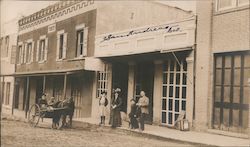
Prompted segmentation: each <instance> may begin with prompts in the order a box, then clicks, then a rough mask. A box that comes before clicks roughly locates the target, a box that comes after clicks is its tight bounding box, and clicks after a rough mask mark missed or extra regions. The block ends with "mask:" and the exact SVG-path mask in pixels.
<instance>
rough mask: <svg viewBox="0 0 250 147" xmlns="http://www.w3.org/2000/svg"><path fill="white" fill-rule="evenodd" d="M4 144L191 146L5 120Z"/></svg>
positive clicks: (113, 132) (115, 132) (98, 130)
mask: <svg viewBox="0 0 250 147" xmlns="http://www.w3.org/2000/svg"><path fill="white" fill-rule="evenodd" d="M1 146H3V147H5V146H11V147H13V146H15V147H16V146H35V147H36V146H43V147H44V146H57V147H59V146H67V147H69V146H87V147H95V146H114V147H118V146H125V147H133V146H136V147H137V146H142V147H160V146H164V147H165V146H171V147H172V146H187V144H182V143H176V142H170V141H163V140H158V139H150V138H145V137H142V136H136V135H131V134H127V133H125V132H122V131H118V130H113V129H101V128H91V127H86V128H81V129H79V128H78V129H77V128H74V129H62V130H53V129H51V128H50V126H49V125H48V124H47V125H39V126H38V127H36V128H32V127H30V126H29V125H28V124H27V123H24V122H20V121H12V120H1Z"/></svg>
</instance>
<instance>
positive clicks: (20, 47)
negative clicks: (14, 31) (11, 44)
mask: <svg viewBox="0 0 250 147" xmlns="http://www.w3.org/2000/svg"><path fill="white" fill-rule="evenodd" d="M16 55H17V56H16V61H17V64H21V63H22V56H23V45H22V44H19V45H18V48H17V53H16Z"/></svg>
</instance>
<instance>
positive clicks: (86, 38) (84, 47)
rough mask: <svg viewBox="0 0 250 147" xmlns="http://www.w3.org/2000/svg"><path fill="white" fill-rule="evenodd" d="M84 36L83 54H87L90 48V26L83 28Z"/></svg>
mask: <svg viewBox="0 0 250 147" xmlns="http://www.w3.org/2000/svg"><path fill="white" fill-rule="evenodd" d="M83 34H84V38H83V56H87V50H88V27H85V28H84V30H83Z"/></svg>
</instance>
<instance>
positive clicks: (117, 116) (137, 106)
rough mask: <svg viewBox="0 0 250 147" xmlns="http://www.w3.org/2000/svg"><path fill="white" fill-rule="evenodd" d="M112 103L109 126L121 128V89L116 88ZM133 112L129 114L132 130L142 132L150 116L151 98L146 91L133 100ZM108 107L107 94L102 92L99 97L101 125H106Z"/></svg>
mask: <svg viewBox="0 0 250 147" xmlns="http://www.w3.org/2000/svg"><path fill="white" fill-rule="evenodd" d="M113 92H114V94H113V97H112V99H111V103H110V120H109V124H110V125H111V127H112V128H116V127H120V126H121V125H122V121H121V113H120V111H121V107H122V98H121V96H120V93H121V89H120V88H116V89H115V90H114V91H113ZM130 101H131V111H130V113H129V119H130V122H129V127H130V128H131V129H138V128H139V130H140V131H143V130H144V122H145V118H146V117H147V115H148V114H149V111H148V105H149V98H148V97H147V96H146V95H145V92H144V91H141V92H140V98H139V100H138V101H137V100H136V99H131V100H130ZM107 105H108V99H107V93H106V92H102V93H101V96H100V97H99V111H100V125H105V109H106V107H107Z"/></svg>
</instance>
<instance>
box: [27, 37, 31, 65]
mask: <svg viewBox="0 0 250 147" xmlns="http://www.w3.org/2000/svg"><path fill="white" fill-rule="evenodd" d="M31 57H32V43H31V42H29V43H28V44H27V48H26V63H30V62H31Z"/></svg>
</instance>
